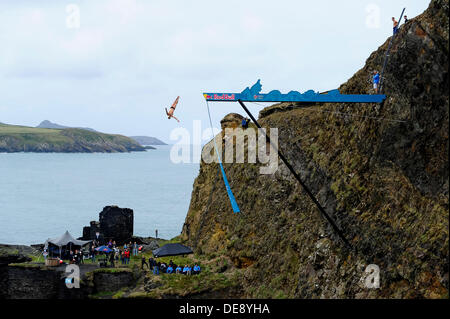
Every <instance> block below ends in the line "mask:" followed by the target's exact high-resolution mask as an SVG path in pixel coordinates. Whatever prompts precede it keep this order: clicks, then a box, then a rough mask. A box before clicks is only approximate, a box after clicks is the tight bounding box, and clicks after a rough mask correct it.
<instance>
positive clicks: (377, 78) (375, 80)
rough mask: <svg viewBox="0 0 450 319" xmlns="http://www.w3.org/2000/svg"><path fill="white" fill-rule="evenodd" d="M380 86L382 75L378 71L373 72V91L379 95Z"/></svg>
mask: <svg viewBox="0 0 450 319" xmlns="http://www.w3.org/2000/svg"><path fill="white" fill-rule="evenodd" d="M379 84H380V73H378V71H376V70H375V71H373V89H374V90H375V93H377V94H378V89H379Z"/></svg>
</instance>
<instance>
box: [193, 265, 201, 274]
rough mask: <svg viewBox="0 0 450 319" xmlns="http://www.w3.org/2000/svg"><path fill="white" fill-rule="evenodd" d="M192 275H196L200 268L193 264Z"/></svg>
mask: <svg viewBox="0 0 450 319" xmlns="http://www.w3.org/2000/svg"><path fill="white" fill-rule="evenodd" d="M193 273H194V275H197V274H199V273H200V266H199V265H198V264H195V266H194V272H193Z"/></svg>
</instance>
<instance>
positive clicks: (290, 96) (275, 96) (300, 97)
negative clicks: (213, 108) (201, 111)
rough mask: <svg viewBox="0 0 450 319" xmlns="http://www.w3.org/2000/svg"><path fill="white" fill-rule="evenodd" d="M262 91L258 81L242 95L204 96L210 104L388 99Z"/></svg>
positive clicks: (211, 94) (378, 100) (374, 95)
mask: <svg viewBox="0 0 450 319" xmlns="http://www.w3.org/2000/svg"><path fill="white" fill-rule="evenodd" d="M261 89H262V85H261V81H260V80H258V81H257V82H256V83H255V84H254V85H253V86H252V87H251V88H248V87H247V88H246V89H245V90H244V91H242V92H241V93H203V96H204V98H205V100H206V101H209V102H238V101H242V102H303V103H382V102H383V101H384V100H385V99H386V95H383V94H341V93H340V92H339V90H331V91H327V92H323V93H319V92H314V91H313V90H309V91H306V92H304V93H303V94H302V93H300V92H297V91H291V92H289V93H287V94H282V93H281V92H280V91H278V90H273V91H270V92H269V93H266V94H264V93H260V92H261Z"/></svg>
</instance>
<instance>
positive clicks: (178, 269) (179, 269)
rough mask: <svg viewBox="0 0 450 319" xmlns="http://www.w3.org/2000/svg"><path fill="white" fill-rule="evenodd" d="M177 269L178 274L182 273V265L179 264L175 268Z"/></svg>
mask: <svg viewBox="0 0 450 319" xmlns="http://www.w3.org/2000/svg"><path fill="white" fill-rule="evenodd" d="M175 271H176V273H177V274H179V273H181V271H182V269H181V266H178V267H177V268H176V269H175Z"/></svg>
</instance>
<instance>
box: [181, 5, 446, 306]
mask: <svg viewBox="0 0 450 319" xmlns="http://www.w3.org/2000/svg"><path fill="white" fill-rule="evenodd" d="M448 4H449V2H448V0H444V1H438V0H433V1H431V3H430V6H429V8H428V9H427V10H426V11H425V12H424V13H423V14H422V15H420V16H418V17H416V18H414V19H411V20H410V21H409V22H408V23H407V24H406V25H403V26H402V27H401V28H400V31H399V34H398V36H397V37H396V39H395V41H394V43H393V48H392V51H391V54H390V58H389V63H388V65H387V67H386V70H385V74H384V77H385V82H384V92H383V93H385V94H386V95H387V100H386V101H385V102H384V104H383V105H374V104H357V105H355V104H345V103H342V104H322V105H315V106H306V107H305V105H302V107H301V108H298V107H296V106H297V105H291V104H286V105H281V106H280V105H278V106H274V107H272V108H269V109H267V110H266V111H262V112H261V113H260V115H261V118H260V124H261V125H262V126H264V127H277V128H278V132H279V148H280V150H281V151H282V152H283V154H284V155H285V157H286V158H288V160H289V161H290V163H291V164H292V165H293V166H294V168H295V170H296V171H297V172H298V173H299V175H300V176H301V178H302V179H303V181H304V182H305V184H306V185H308V187H309V188H310V189H311V191H312V193H313V194H314V195H315V196H316V197H317V198H318V200H319V201H320V202H321V204H322V206H324V207H325V210H326V211H327V212H328V213H329V214H331V216H332V217H333V218H334V219H335V220H336V222H337V224H338V226H339V227H340V228H341V229H342V230H343V232H344V233H345V236H346V238H347V239H348V240H349V241H350V242H351V244H352V246H353V248H354V249H353V250H348V249H345V248H344V246H343V244H342V242H341V241H340V240H339V238H338V237H337V236H336V234H335V233H334V232H333V230H332V229H331V227H330V226H329V224H328V223H327V222H326V221H325V220H324V219H323V218H322V217H321V215H320V214H319V212H318V210H317V208H316V206H315V205H314V204H313V203H312V202H311V200H310V199H309V197H308V196H307V195H306V194H305V192H304V190H303V189H302V187H301V186H300V185H299V184H298V183H297V181H296V180H295V179H294V178H293V176H292V175H291V174H290V172H289V171H288V170H287V168H286V167H285V166H284V165H283V164H282V162H281V161H280V162H279V169H278V171H277V172H276V173H275V174H273V175H260V174H259V166H260V165H259V164H247V163H245V164H224V167H225V171H226V172H227V177H228V180H229V182H230V186H231V188H232V190H233V192H234V195H235V197H236V199H237V201H238V203H239V205H240V208H241V211H242V213H240V214H233V212H232V210H231V207H230V203H229V199H228V195H227V192H226V190H225V188H224V187H223V181H222V180H221V177H220V174H219V171H218V165H217V164H216V163H212V164H206V163H201V166H200V172H199V175H198V177H197V179H196V180H195V182H194V188H193V192H192V198H191V204H190V207H189V212H188V215H187V217H186V220H185V224H184V226H183V232H182V239H183V240H186V241H187V244H188V245H190V246H191V247H193V248H194V250H195V252H196V253H201V254H206V255H210V256H211V257H214V256H220V255H223V256H226V257H227V258H229V259H230V260H231V261H232V262H233V263H234V266H235V267H238V268H241V269H242V270H243V276H241V286H242V288H243V289H242V296H243V297H260V298H269V297H270V298H273V297H291V298H442V297H447V298H448V256H449V251H448V244H449V243H448V218H449V214H448V209H449V206H448V196H449V194H448V179H449V175H448V155H449V153H448V121H449V114H448V111H449V102H448V85H449V83H448V16H447V12H448V7H449V6H448ZM389 40H390V39H388V41H389ZM388 41H386V43H384V44H383V45H382V46H381V47H380V48H379V49H378V50H377V51H375V52H374V53H373V54H372V55H371V56H370V57H369V58H368V60H367V61H366V65H365V66H364V67H363V69H361V70H360V71H358V72H357V73H356V74H355V75H354V76H353V77H352V78H351V79H350V80H349V81H348V82H346V83H345V84H343V85H342V86H341V87H340V90H341V92H342V93H355V94H358V93H364V94H366V93H371V84H370V82H369V81H368V79H369V78H370V75H371V71H373V70H374V69H377V70H381V68H382V65H383V61H384V57H385V53H386V49H387V46H388ZM233 118H236V117H235V116H233ZM250 129H252V128H250ZM218 176H219V177H218ZM370 264H376V265H377V266H378V267H379V269H380V275H381V276H380V288H379V289H368V288H366V286H365V285H364V283H363V278H365V276H366V274H365V269H366V267H367V266H368V265H370Z"/></svg>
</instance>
